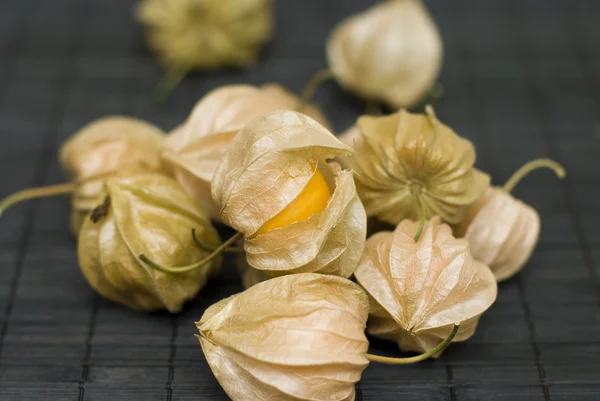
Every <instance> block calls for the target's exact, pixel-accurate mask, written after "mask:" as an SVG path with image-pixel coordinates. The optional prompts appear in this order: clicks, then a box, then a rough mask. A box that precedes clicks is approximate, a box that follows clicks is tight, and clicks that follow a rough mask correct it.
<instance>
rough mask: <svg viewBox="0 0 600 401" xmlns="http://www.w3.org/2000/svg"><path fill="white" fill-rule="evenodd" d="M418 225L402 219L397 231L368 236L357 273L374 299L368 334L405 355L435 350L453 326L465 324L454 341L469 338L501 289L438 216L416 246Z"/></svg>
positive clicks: (464, 241) (465, 244)
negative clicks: (392, 342)
mask: <svg viewBox="0 0 600 401" xmlns="http://www.w3.org/2000/svg"><path fill="white" fill-rule="evenodd" d="M418 226H419V223H417V222H413V221H410V220H403V221H402V222H401V223H400V224H399V225H398V227H397V228H396V230H395V231H394V232H393V233H392V232H380V233H377V234H375V235H373V236H372V237H370V238H369V239H368V240H367V244H366V247H365V252H364V254H363V257H362V259H361V261H360V263H359V265H358V268H357V269H356V272H355V273H354V274H355V276H356V279H357V281H358V283H359V284H360V285H361V286H362V287H363V288H364V289H365V290H366V291H367V293H368V294H369V296H370V300H371V309H370V316H369V327H368V332H369V334H371V335H373V336H375V337H380V338H383V339H386V340H390V341H394V342H395V343H397V344H398V346H399V347H400V349H401V350H403V351H425V350H429V349H432V348H433V347H434V346H435V345H437V344H438V343H439V342H440V340H441V339H444V338H445V337H446V336H447V334H448V331H450V329H451V327H452V325H453V323H454V322H460V323H461V324H460V330H459V332H458V334H457V335H456V337H455V338H454V340H453V341H464V340H466V339H468V338H469V337H471V336H472V335H473V333H474V331H475V328H476V326H477V323H478V321H479V317H480V316H481V314H482V313H483V312H485V311H486V310H487V309H488V308H489V307H490V306H491V305H492V304H493V303H494V301H495V299H496V295H497V291H498V287H497V284H496V279H495V278H494V275H493V274H492V272H491V270H490V269H489V268H488V267H487V266H486V265H485V264H483V263H481V262H479V261H477V260H475V259H474V258H473V257H472V256H471V253H470V252H469V244H468V242H467V241H466V240H464V239H456V238H454V237H453V236H452V230H451V229H450V227H449V226H447V225H445V224H440V219H439V217H434V218H433V219H431V220H430V221H428V222H426V223H425V227H424V229H423V232H422V234H421V236H420V238H419V239H418V241H417V242H415V241H414V236H415V234H416V233H417V230H418Z"/></svg>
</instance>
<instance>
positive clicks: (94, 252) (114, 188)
mask: <svg viewBox="0 0 600 401" xmlns="http://www.w3.org/2000/svg"><path fill="white" fill-rule="evenodd" d="M104 195H105V196H107V197H108V199H109V203H108V204H107V205H108V208H106V210H104V211H103V210H102V209H96V210H95V211H94V212H93V213H92V216H94V215H97V214H99V213H100V217H99V218H98V219H97V222H94V221H92V219H91V217H88V218H86V219H85V221H84V224H83V227H82V228H81V232H80V236H79V243H78V256H79V265H80V267H81V270H82V272H83V274H84V276H85V278H86V279H87V281H88V282H89V283H90V285H91V286H92V287H93V288H94V289H95V290H96V291H97V292H98V293H100V294H101V295H102V296H104V297H105V298H107V299H109V300H111V301H114V302H117V303H120V304H123V305H125V306H127V307H129V308H131V309H134V310H140V311H155V310H160V309H166V310H168V311H170V312H177V311H179V310H180V309H181V308H182V306H183V304H184V302H185V301H187V300H189V299H191V298H193V297H194V296H195V295H196V293H197V292H198V291H199V290H200V289H201V288H202V287H203V286H204V285H205V283H206V280H207V278H208V277H209V276H210V275H211V274H213V273H214V272H216V271H217V270H218V268H219V267H220V264H221V259H220V258H218V257H217V258H216V259H214V260H213V261H212V262H210V263H208V264H206V265H204V266H202V267H200V268H198V269H195V270H192V271H189V272H186V273H177V274H173V273H164V272H162V271H158V270H154V269H152V268H150V267H148V266H146V264H144V263H142V262H141V261H140V260H139V255H140V254H142V253H143V254H145V255H146V256H148V257H149V258H150V259H152V260H154V261H156V262H158V263H160V264H163V265H169V266H177V265H187V264H190V263H193V262H196V261H198V260H201V259H203V258H205V257H206V256H208V253H209V252H208V251H206V250H204V249H202V248H200V247H199V246H198V245H197V244H196V243H195V241H194V239H193V236H192V231H191V230H192V229H195V230H196V235H197V237H198V238H199V240H200V241H202V242H203V243H204V244H206V245H207V246H210V247H214V248H216V247H218V246H219V245H220V240H219V237H218V235H217V233H216V231H215V230H214V229H213V227H212V226H211V224H210V220H209V218H208V216H207V215H206V214H205V213H204V212H203V211H202V209H200V208H198V206H197V205H196V203H195V202H194V200H193V199H192V198H191V197H189V195H187V194H186V193H185V192H184V191H183V189H181V187H180V186H179V184H177V182H175V181H174V180H172V179H170V178H168V177H165V176H162V175H159V174H145V175H138V176H135V177H127V178H115V179H110V180H108V181H107V182H106V187H105V193H104ZM102 214H105V215H104V216H102ZM96 217H98V216H96Z"/></svg>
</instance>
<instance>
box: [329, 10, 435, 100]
mask: <svg viewBox="0 0 600 401" xmlns="http://www.w3.org/2000/svg"><path fill="white" fill-rule="evenodd" d="M442 53H443V49H442V41H441V38H440V34H439V32H438V30H437V27H436V26H435V23H434V21H433V20H432V18H431V16H430V15H429V13H428V12H427V10H426V9H425V6H424V5H423V2H422V1H420V0H390V1H383V2H380V3H379V4H377V5H375V6H373V7H372V8H370V9H368V10H366V11H364V12H362V13H360V14H357V15H355V16H352V17H350V18H348V19H346V20H344V21H342V22H341V23H340V24H339V25H338V26H336V27H335V28H334V30H333V31H332V33H331V35H330V36H329V39H328V41H327V58H328V61H329V67H330V68H331V70H332V71H333V74H334V75H335V77H336V79H337V80H338V82H339V83H340V84H341V85H342V86H343V87H345V88H346V89H348V90H350V91H352V92H355V93H357V94H358V95H360V96H362V97H364V98H366V99H369V100H373V101H383V102H385V103H387V104H388V105H390V106H391V107H393V108H394V109H398V108H401V107H410V106H413V105H415V104H417V103H418V102H419V101H420V100H422V99H423V98H424V97H425V95H426V94H427V92H428V91H429V90H430V89H431V88H432V87H433V85H434V84H435V82H436V79H437V77H438V75H439V73H440V70H441V66H442Z"/></svg>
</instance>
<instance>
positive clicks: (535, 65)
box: [0, 0, 600, 401]
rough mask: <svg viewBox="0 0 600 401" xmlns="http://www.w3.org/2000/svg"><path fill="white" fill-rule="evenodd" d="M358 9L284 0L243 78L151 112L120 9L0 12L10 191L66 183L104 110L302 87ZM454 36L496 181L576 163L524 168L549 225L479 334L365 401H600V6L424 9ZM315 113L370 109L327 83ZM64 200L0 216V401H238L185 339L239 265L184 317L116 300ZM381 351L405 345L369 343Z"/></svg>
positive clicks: (356, 0)
mask: <svg viewBox="0 0 600 401" xmlns="http://www.w3.org/2000/svg"><path fill="white" fill-rule="evenodd" d="M370 3H371V2H370V1H367V0H303V1H293V0H279V1H278V2H277V4H276V6H277V19H278V25H279V30H278V34H277V36H276V39H275V41H274V42H273V43H272V44H271V45H270V46H269V48H268V49H267V51H266V52H265V54H264V57H263V58H262V60H261V62H260V63H259V65H258V66H257V67H256V68H254V69H251V70H248V71H241V72H240V71H225V72H219V73H207V74H202V75H194V76H191V77H190V78H189V79H187V80H186V81H185V82H184V84H183V85H182V86H181V87H180V88H178V89H177V90H176V91H175V93H173V95H172V96H171V98H170V99H169V100H168V101H167V102H166V103H165V104H164V106H163V107H162V108H160V109H159V110H155V109H153V108H151V107H150V105H149V102H148V99H149V96H150V94H151V91H152V88H153V86H154V84H155V83H156V82H157V81H158V79H159V78H160V75H161V72H160V70H159V69H158V68H157V67H156V65H155V63H154V62H153V60H152V58H151V56H150V55H149V54H148V53H147V51H146V50H145V47H144V45H143V40H142V33H141V31H140V28H139V26H137V25H136V24H135V23H134V21H133V20H132V17H131V15H132V7H133V3H132V2H131V1H125V0H52V1H42V0H2V1H1V2H0V195H1V196H4V195H6V194H8V193H10V192H13V191H15V190H18V189H21V188H24V187H28V186H38V185H44V184H51V183H57V182H61V180H63V179H64V177H63V176H62V174H61V172H60V169H59V166H58V164H57V161H56V152H57V149H58V147H59V146H60V143H61V142H62V141H63V140H64V139H65V138H67V137H68V136H69V135H71V134H72V133H73V132H74V131H75V130H76V129H77V128H78V127H80V126H82V125H83V124H85V123H87V122H89V121H90V120H92V119H94V118H97V117H100V116H103V115H106V114H114V113H119V114H131V115H135V116H138V117H142V118H146V119H148V120H150V121H152V122H154V123H156V124H158V125H159V126H161V127H163V128H164V129H171V128H172V127H174V126H175V125H177V124H178V123H179V122H181V121H183V119H184V118H185V116H186V115H187V113H188V112H189V110H190V109H191V107H192V106H193V104H194V103H195V101H196V100H197V99H199V98H200V97H201V96H202V95H203V94H204V93H206V92H207V91H208V90H209V89H212V88H214V87H217V86H219V85H223V84H227V83H242V82H248V83H255V84H259V83H263V82H266V81H278V82H281V83H283V84H284V85H286V86H288V87H289V88H291V89H293V90H296V91H299V90H300V89H301V88H302V86H303V83H304V82H305V81H306V80H307V79H308V78H309V77H310V76H311V75H312V74H313V73H314V72H315V71H316V70H318V69H319V68H322V67H324V66H325V60H324V39H325V37H326V35H327V33H328V31H329V29H330V28H331V27H332V26H333V24H334V23H335V22H336V21H338V20H340V19H341V18H343V17H345V16H347V15H349V14H351V13H354V12H356V11H358V10H360V9H363V8H365V7H367V6H368V5H370ZM428 4H429V6H430V9H431V11H432V13H433V14H434V16H435V17H436V18H437V20H438V22H439V25H440V28H441V30H442V33H443V36H444V41H445V45H446V63H445V68H444V72H443V75H442V78H441V82H442V83H443V84H444V87H445V93H446V94H445V97H444V99H443V100H442V101H441V102H440V103H439V104H438V106H437V113H438V115H439V116H440V118H441V119H442V120H443V121H445V122H447V123H448V124H449V125H451V126H452V127H454V128H455V129H456V130H457V131H458V132H459V133H460V134H462V135H464V136H466V137H469V138H470V139H472V140H473V141H474V143H475V144H476V147H477V149H478V157H479V158H478V163H477V164H478V166H479V167H480V168H482V169H484V170H486V171H488V172H490V173H491V174H492V176H493V179H494V182H495V183H497V184H500V183H503V182H504V181H505V180H506V179H507V178H508V177H509V175H510V174H511V173H512V172H513V171H514V170H515V169H516V168H517V167H519V166H520V165H521V164H523V163H524V162H526V161H528V160H530V159H532V158H537V157H552V158H554V159H556V160H558V161H560V162H561V163H563V164H564V165H565V166H566V168H567V169H568V172H569V178H568V180H567V181H564V182H558V181H557V180H556V179H555V178H554V177H553V175H552V174H551V173H550V172H538V173H536V174H535V176H532V177H529V179H527V180H526V181H524V182H523V183H522V184H521V185H520V186H519V187H518V188H517V189H516V192H515V194H516V195H517V196H518V197H520V198H522V199H523V200H525V201H526V202H528V203H529V204H531V205H533V206H534V207H536V208H537V209H538V210H539V212H540V214H541V217H542V226H543V228H542V234H541V241H540V244H539V247H538V249H537V251H536V252H535V254H534V256H533V258H532V259H531V261H530V262H529V264H528V266H527V268H526V269H525V270H524V272H523V273H522V274H520V275H519V276H517V277H516V278H514V279H512V280H510V281H508V282H506V283H503V284H502V285H501V286H500V291H499V297H498V301H497V303H496V304H495V305H494V306H493V307H492V309H491V310H490V311H489V313H487V314H486V315H485V316H484V317H483V318H482V320H481V324H480V326H479V328H478V331H477V333H476V335H475V336H474V337H473V338H472V339H471V340H470V341H469V342H467V343H464V344H457V345H453V346H452V347H451V348H450V349H449V351H448V352H447V354H446V355H445V356H444V357H443V358H440V359H439V360H436V361H427V362H424V363H421V364H419V365H417V366H411V367H391V366H380V365H376V364H373V365H372V366H370V367H369V368H368V369H367V370H366V371H365V374H364V376H363V381H362V382H361V383H360V384H359V386H358V389H359V391H358V397H357V399H358V400H363V401H371V400H380V401H395V400H460V401H463V400H465V401H466V400H503V401H512V400H527V401H537V400H553V401H559V400H562V401H566V400H598V399H600V282H599V279H598V277H599V276H600V267H599V265H598V258H600V247H599V245H600V229H599V228H598V226H596V224H600V202H599V201H598V199H599V198H598V197H599V196H600V189H599V188H600V186H599V184H600V163H599V157H600V125H597V124H598V122H599V120H598V112H600V107H599V105H600V92H599V89H600V74H599V73H600V28H599V27H598V22H597V19H598V15H600V2H598V1H597V0H577V1H573V0H485V1H481V0H453V1H448V0H431V1H429V2H428ZM316 100H317V102H318V103H320V104H321V106H322V107H323V108H324V109H325V112H326V114H327V115H328V116H329V117H330V118H331V120H332V121H333V123H334V125H335V128H336V129H337V130H342V129H344V128H346V127H347V126H348V125H350V124H351V123H352V122H353V120H354V119H355V118H356V116H357V115H358V114H359V113H360V112H361V110H362V109H363V104H362V103H361V102H360V101H358V100H357V99H355V98H353V97H351V96H349V95H347V94H344V93H343V92H342V91H341V90H340V89H338V88H337V87H335V86H334V85H332V84H328V85H325V86H324V87H323V88H322V89H320V90H319V93H318V95H317V99H316ZM67 213H68V205H67V202H66V200H64V199H49V200H45V201H43V202H31V203H28V204H24V205H21V206H19V207H18V208H14V209H12V210H11V211H10V212H9V213H7V214H6V215H5V216H3V217H2V219H1V220H0V319H1V320H0V322H1V323H0V324H1V326H0V399H1V400H11V401H13V400H14V401H17V400H18V401H25V400H45V401H51V400H90V401H91V400H96V401H103V400H115V401H116V400H146V401H150V400H157V401H158V400H160V401H164V400H205V401H209V400H210V401H220V400H226V399H227V397H226V395H225V394H224V392H223V391H222V390H221V388H220V387H219V385H218V383H217V381H216V380H215V379H214V378H213V375H212V374H211V372H210V369H209V368H208V366H207V365H206V363H205V361H204V357H203V355H202V352H201V349H200V347H199V345H198V343H197V341H196V339H195V338H194V337H193V334H194V332H195V327H194V324H193V322H194V321H195V320H198V319H199V318H200V316H201V314H202V312H203V311H204V309H205V308H206V307H207V306H208V305H210V304H211V303H213V302H215V301H217V300H219V299H221V298H222V297H225V296H227V295H230V294H232V293H235V292H237V291H239V290H240V285H239V282H238V279H237V277H236V274H235V271H234V269H233V267H232V265H231V261H229V262H228V263H227V264H226V267H225V269H224V270H223V272H222V273H221V274H220V276H219V277H218V278H216V279H215V280H213V281H212V282H210V285H209V288H206V289H205V290H204V291H202V292H201V293H200V295H199V297H198V298H197V299H196V300H195V301H193V302H191V303H190V304H189V305H188V306H187V307H186V308H185V310H184V312H183V313H181V314H179V315H177V316H169V315H167V314H152V315H145V314H137V313H133V312H130V311H128V310H125V309H123V308H121V307H118V306H115V305H113V304H110V303H108V302H106V301H105V300H104V299H102V298H100V297H98V296H97V295H95V293H94V292H93V291H92V290H91V289H90V288H89V287H88V286H87V284H86V283H85V281H84V279H83V278H82V276H81V274H80V272H79V269H78V267H77V261H76V252H75V242H74V240H73V239H72V238H71V236H70V234H69V231H68V227H67ZM372 346H373V350H374V351H375V352H380V353H386V354H389V355H395V354H398V352H397V351H396V350H395V349H394V347H393V346H390V345H389V344H386V343H384V342H381V341H373V343H372Z"/></svg>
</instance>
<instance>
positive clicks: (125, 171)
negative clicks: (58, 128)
mask: <svg viewBox="0 0 600 401" xmlns="http://www.w3.org/2000/svg"><path fill="white" fill-rule="evenodd" d="M163 140H164V134H163V132H162V131H161V130H160V129H159V128H157V127H155V126H154V125H151V124H149V123H147V122H145V121H142V120H138V119H136V118H133V117H126V116H107V117H103V118H100V119H98V120H95V121H93V122H91V123H89V124H87V125H86V126H84V127H83V128H81V129H80V130H79V131H77V132H76V133H75V134H74V135H73V136H72V137H71V138H69V139H68V140H67V141H66V142H65V143H64V144H63V146H62V147H61V149H60V154H59V160H60V164H61V166H62V168H63V169H64V170H65V171H66V172H67V174H68V175H69V176H70V179H71V180H72V181H75V182H82V185H81V186H80V187H79V188H78V189H77V191H76V192H75V193H74V194H73V206H72V210H71V231H72V232H73V234H74V235H75V236H77V235H78V233H79V229H80V228H81V225H82V224H83V220H84V219H85V217H86V216H87V215H88V213H89V212H90V211H91V210H92V209H93V208H94V207H96V206H98V204H100V203H102V201H103V197H102V188H103V185H104V182H105V181H106V179H107V178H110V177H113V176H121V177H123V176H130V175H135V174H139V173H149V172H157V171H160V169H161V161H160V149H161V146H162V142H163Z"/></svg>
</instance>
